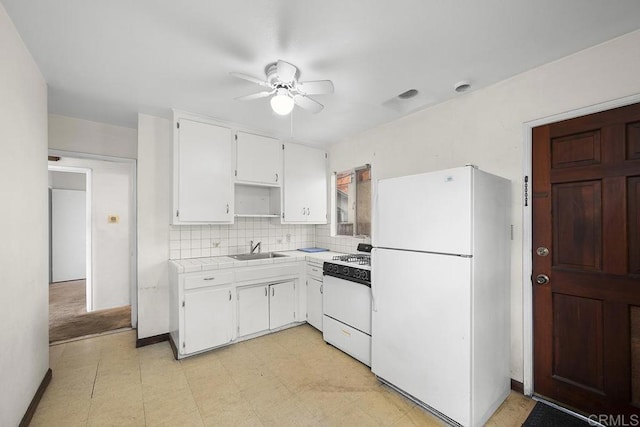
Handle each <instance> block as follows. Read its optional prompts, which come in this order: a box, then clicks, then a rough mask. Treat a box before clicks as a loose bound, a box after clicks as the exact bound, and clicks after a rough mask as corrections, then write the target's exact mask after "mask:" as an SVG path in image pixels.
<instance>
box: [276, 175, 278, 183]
mask: <svg viewBox="0 0 640 427" xmlns="http://www.w3.org/2000/svg"><path fill="white" fill-rule="evenodd" d="M276 182H278V174H276Z"/></svg>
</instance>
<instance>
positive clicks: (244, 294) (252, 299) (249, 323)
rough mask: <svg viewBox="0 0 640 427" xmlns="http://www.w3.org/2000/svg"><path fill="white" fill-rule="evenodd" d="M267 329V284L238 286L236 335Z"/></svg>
mask: <svg viewBox="0 0 640 427" xmlns="http://www.w3.org/2000/svg"><path fill="white" fill-rule="evenodd" d="M267 329H269V286H268V285H262V286H244V287H241V288H238V336H240V337H242V336H245V335H251V334H255V333H256V332H262V331H266V330H267Z"/></svg>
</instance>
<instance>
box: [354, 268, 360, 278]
mask: <svg viewBox="0 0 640 427" xmlns="http://www.w3.org/2000/svg"><path fill="white" fill-rule="evenodd" d="M361 276H362V271H360V270H355V271H354V272H353V277H355V278H356V279H359V278H360V277H361Z"/></svg>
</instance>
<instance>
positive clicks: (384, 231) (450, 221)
mask: <svg viewBox="0 0 640 427" xmlns="http://www.w3.org/2000/svg"><path fill="white" fill-rule="evenodd" d="M472 174H473V168H471V167H463V168H455V169H449V170H445V171H439V172H430V173H426V174H420V175H411V176H404V177H399V178H391V179H383V180H380V181H378V186H377V191H376V198H375V201H374V224H373V227H374V228H373V233H372V238H373V246H376V247H384V248H395V249H408V250H415V251H425V252H439V253H450V254H464V255H470V254H471V247H472V242H471V223H472V221H471V183H472Z"/></svg>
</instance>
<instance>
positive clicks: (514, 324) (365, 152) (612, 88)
mask: <svg viewBox="0 0 640 427" xmlns="http://www.w3.org/2000/svg"><path fill="white" fill-rule="evenodd" d="M638 76H640V31H636V32H634V33H630V34H628V35H626V36H623V37H620V38H618V39H614V40H611V41H609V42H607V43H604V44H602V45H599V46H596V47H593V48H590V49H588V50H585V51H582V52H579V53H577V54H574V55H571V56H568V57H566V58H563V59H561V60H558V61H556V62H553V63H550V64H547V65H544V66H541V67H539V68H536V69H533V70H530V71H528V72H526V73H523V74H520V75H518V76H515V77H513V78H511V79H508V80H505V81H502V82H500V83H497V84H495V85H493V86H490V87H488V88H486V89H481V90H477V91H475V92H471V93H468V94H463V95H460V96H458V97H457V98H456V99H454V100H452V101H449V102H446V103H443V104H440V105H436V106H434V107H431V108H428V109H425V110H422V111H420V112H417V113H414V114H412V115H410V116H408V117H405V118H403V119H399V120H396V121H394V122H392V123H388V124H385V125H383V126H379V127H377V128H374V129H371V130H369V131H366V132H364V133H362V134H360V135H357V136H354V137H352V138H349V139H347V140H345V141H342V142H340V143H338V144H335V145H334V146H332V147H331V150H330V170H332V171H336V170H337V171H340V170H344V169H348V168H351V167H354V166H359V165H362V164H365V163H371V165H372V174H373V178H374V179H380V178H388V177H394V176H400V175H408V174H414V173H419V172H426V171H431V170H437V169H444V168H449V167H456V166H462V165H464V164H466V163H473V164H476V165H478V166H479V167H480V169H483V170H485V171H488V172H491V173H494V174H496V175H501V176H504V177H506V178H508V179H510V180H511V181H512V193H513V194H512V200H513V205H512V208H511V217H512V223H513V224H514V226H515V230H514V240H513V241H512V245H511V307H512V309H511V375H512V377H513V378H514V379H516V380H519V381H522V380H523V302H522V298H523V286H530V284H529V283H523V279H522V276H523V263H522V258H523V254H525V253H526V251H527V250H528V249H529V248H524V247H523V240H522V233H523V220H522V217H523V206H522V191H521V188H522V184H523V171H524V169H523V154H524V153H523V141H524V126H523V124H524V123H526V122H529V121H533V120H537V119H542V118H545V117H548V116H552V115H556V114H560V113H563V112H568V111H572V110H576V109H580V108H584V107H587V106H591V105H595V104H599V103H603V102H606V101H611V100H615V99H619V98H623V97H626V96H630V95H635V94H640V79H639V78H638ZM471 77H473V76H471Z"/></svg>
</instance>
